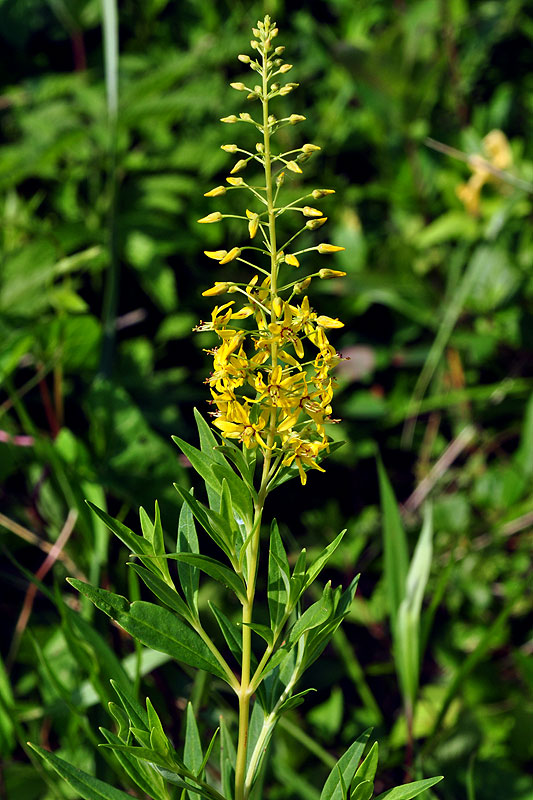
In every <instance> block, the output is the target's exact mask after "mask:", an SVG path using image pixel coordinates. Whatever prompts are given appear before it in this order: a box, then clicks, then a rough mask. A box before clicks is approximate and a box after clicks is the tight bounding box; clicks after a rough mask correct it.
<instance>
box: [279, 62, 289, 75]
mask: <svg viewBox="0 0 533 800" xmlns="http://www.w3.org/2000/svg"><path fill="white" fill-rule="evenodd" d="M290 69H292V64H284V65H283V66H282V67H280V68H279V71H280V72H281V74H282V75H284V74H285V73H286V72H288V71H289V70H290Z"/></svg>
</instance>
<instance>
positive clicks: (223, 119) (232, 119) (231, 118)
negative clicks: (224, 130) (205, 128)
mask: <svg viewBox="0 0 533 800" xmlns="http://www.w3.org/2000/svg"><path fill="white" fill-rule="evenodd" d="M220 121H221V122H238V121H239V118H238V117H236V116H235V114H230V115H229V117H221V118H220Z"/></svg>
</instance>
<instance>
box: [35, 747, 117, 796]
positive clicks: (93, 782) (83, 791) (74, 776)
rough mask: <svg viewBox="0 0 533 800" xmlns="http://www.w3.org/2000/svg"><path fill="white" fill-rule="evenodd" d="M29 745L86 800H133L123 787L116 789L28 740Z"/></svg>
mask: <svg viewBox="0 0 533 800" xmlns="http://www.w3.org/2000/svg"><path fill="white" fill-rule="evenodd" d="M28 745H29V746H30V747H31V748H32V750H35V752H36V753H37V754H38V755H40V756H41V758H42V759H43V760H44V761H46V762H47V763H48V764H50V766H51V767H53V768H54V769H55V771H56V772H57V774H58V775H59V776H60V777H61V778H63V779H64V780H65V781H67V783H68V784H70V786H72V788H73V789H74V791H76V792H78V794H79V795H80V797H82V798H83V799H84V800H131V795H129V794H126V792H123V791H122V790H121V789H115V787H114V786H111V785H110V784H109V783H104V781H101V780H99V779H98V778H93V776H92V775H89V774H88V773H87V772H83V771H82V770H81V769H78V768H77V767H73V766H72V764H69V763H68V761H64V760H63V759H62V758H59V757H58V756H56V755H54V753H50V752H49V751H48V750H44V749H43V748H42V747H39V746H38V745H36V744H32V742H28Z"/></svg>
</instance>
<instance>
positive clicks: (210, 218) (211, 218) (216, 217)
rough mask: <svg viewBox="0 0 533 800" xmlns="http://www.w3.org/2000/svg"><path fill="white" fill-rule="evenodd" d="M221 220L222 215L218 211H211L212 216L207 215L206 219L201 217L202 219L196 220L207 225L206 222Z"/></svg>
mask: <svg viewBox="0 0 533 800" xmlns="http://www.w3.org/2000/svg"><path fill="white" fill-rule="evenodd" d="M221 219H222V214H221V213H220V211H213V213H212V214H208V215H207V217H202V219H199V220H197V221H198V222H201V223H206V222H207V223H208V222H220V220H221Z"/></svg>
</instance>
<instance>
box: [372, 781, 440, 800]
mask: <svg viewBox="0 0 533 800" xmlns="http://www.w3.org/2000/svg"><path fill="white" fill-rule="evenodd" d="M442 779H443V776H442V775H438V776H437V777H436V778H424V780H422V781H413V782H412V783H405V784H404V785H403V786H395V787H394V789H389V790H388V791H387V792H382V793H381V794H378V795H377V797H376V798H375V800H412V798H413V797H417V796H418V795H419V794H422V792H425V791H426V789H431V787H432V786H435V784H436V783H440V782H441V780H442Z"/></svg>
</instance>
